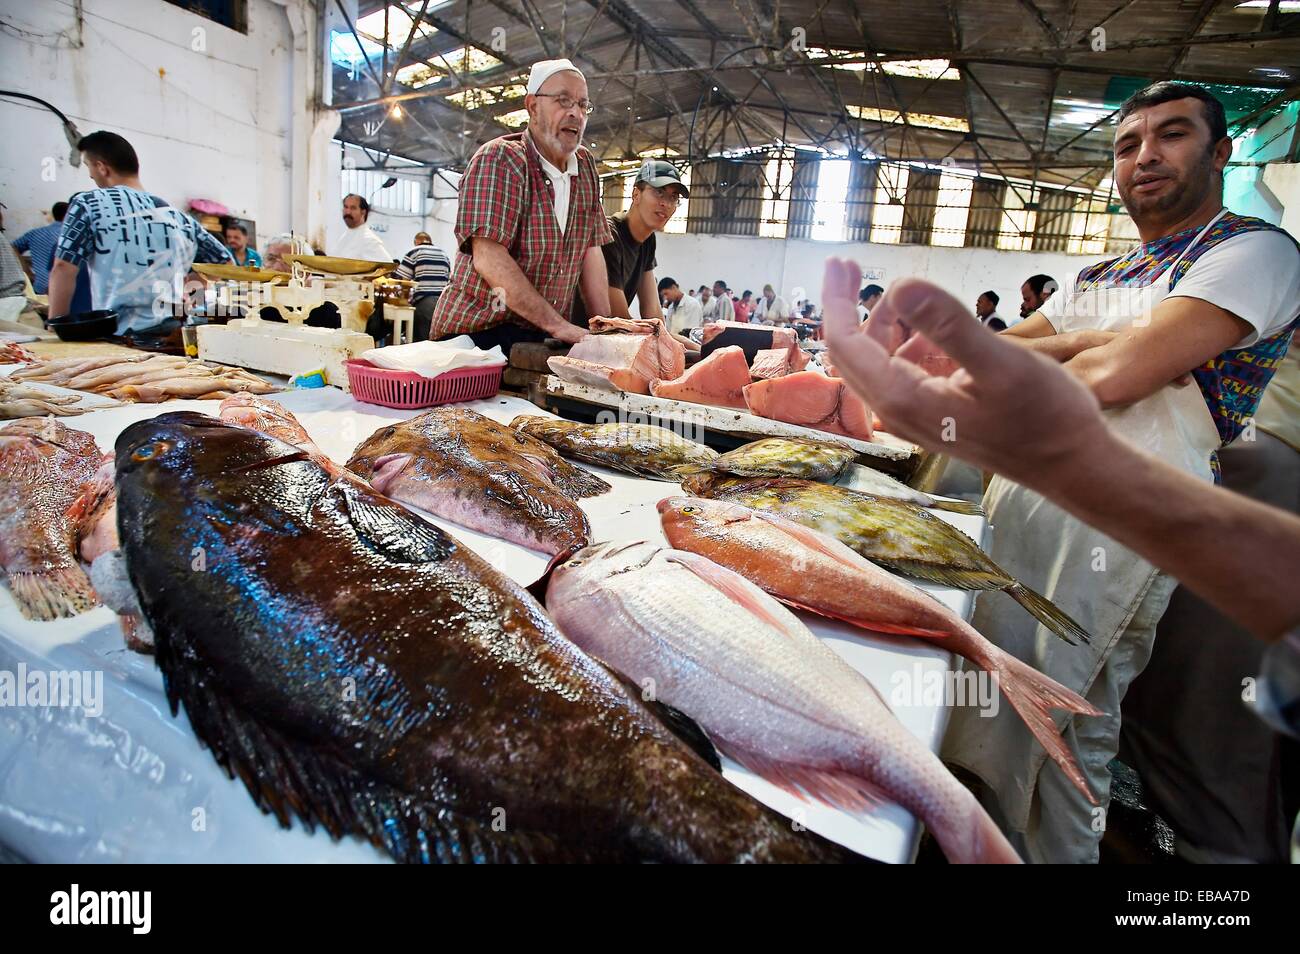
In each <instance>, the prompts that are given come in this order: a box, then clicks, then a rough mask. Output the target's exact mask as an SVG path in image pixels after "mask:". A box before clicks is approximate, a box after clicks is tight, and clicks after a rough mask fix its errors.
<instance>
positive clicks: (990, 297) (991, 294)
mask: <svg viewBox="0 0 1300 954" xmlns="http://www.w3.org/2000/svg"><path fill="white" fill-rule="evenodd" d="M975 317H976V318H977V319H979V323H980V324H981V325H983V326H984V327H985V328H988V329H989V330H990V331H1006V330H1007V323H1006V322H1005V321H1003V320H1002V316H1001V315H999V314H998V293H997V292H995V291H986V292H981V293H980V296H979V297H978V298H976V299H975Z"/></svg>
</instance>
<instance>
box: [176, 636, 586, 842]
mask: <svg viewBox="0 0 1300 954" xmlns="http://www.w3.org/2000/svg"><path fill="white" fill-rule="evenodd" d="M156 653H157V657H156V658H157V661H158V666H159V668H160V669H161V670H162V673H163V680H164V685H165V686H166V689H167V697H168V700H169V701H170V703H171V708H172V713H173V714H175V713H176V712H177V711H178V709H179V707H180V706H181V705H184V707H185V714H186V716H187V717H188V718H189V720H190V725H191V726H192V727H193V729H194V733H195V735H197V736H198V738H199V741H200V742H201V743H202V744H203V745H204V746H206V747H207V748H208V749H210V750H211V751H212V755H213V757H214V758H215V759H216V761H217V764H218V765H220V766H221V767H222V768H223V769H224V770H225V771H226V773H227V774H228V775H229V776H230V777H231V778H238V779H239V780H240V781H242V782H243V783H244V787H245V788H246V789H247V790H248V793H249V795H250V796H251V797H252V799H253V802H254V803H255V804H256V805H257V807H258V808H260V809H261V810H262V811H263V812H265V813H266V814H270V815H274V816H275V817H276V819H277V820H278V821H279V823H280V825H281V827H284V828H289V827H290V826H291V824H292V820H293V819H294V818H295V817H296V818H298V819H299V821H301V822H302V824H303V826H304V827H305V828H306V829H307V830H308V831H309V832H314V831H315V830H316V828H317V826H319V827H321V828H324V829H325V830H326V831H327V832H328V833H329V834H330V836H331V837H332V838H334V839H335V840H337V839H339V838H342V837H343V836H344V835H355V836H357V837H359V838H363V839H365V840H366V841H369V842H370V843H371V844H373V845H375V846H376V847H377V848H379V849H381V850H383V851H386V852H388V854H390V855H391V856H392V857H393V858H394V859H396V860H397V861H401V862H407V863H421V862H423V863H471V862H494V861H497V862H505V861H509V862H518V861H552V860H573V859H572V855H573V851H572V850H571V849H570V848H567V847H565V846H562V845H560V844H558V843H557V842H556V841H555V840H554V839H552V838H550V837H548V836H546V835H540V834H537V833H529V832H501V831H494V830H492V828H491V821H492V820H491V819H477V818H471V817H469V816H467V815H465V814H463V813H461V812H458V811H456V810H455V809H454V808H451V807H449V806H446V805H440V804H437V803H434V802H431V801H429V800H427V799H425V798H422V797H420V795H418V794H414V793H410V792H406V791H403V790H401V789H399V788H397V787H395V786H393V785H391V784H389V783H387V782H386V781H384V780H382V779H378V778H375V777H373V776H369V775H365V774H363V773H362V772H361V771H359V770H358V769H356V768H354V767H353V766H351V765H349V764H347V763H346V762H344V761H343V760H342V759H340V758H339V757H338V756H337V755H335V754H334V753H333V752H331V751H330V750H329V749H328V748H327V747H325V746H318V745H310V744H306V743H303V742H301V741H299V740H297V739H295V738H293V737H292V736H290V735H289V734H287V733H285V732H282V731H280V730H278V729H276V728H274V727H272V726H269V725H266V724H264V723H262V722H261V721H259V720H258V719H257V718H255V717H254V716H252V715H251V714H250V713H247V712H245V711H244V710H243V709H242V708H241V707H240V706H239V705H238V704H237V703H235V702H234V701H233V700H232V699H230V698H229V697H228V696H227V694H226V693H225V691H224V689H222V688H221V687H218V686H216V685H214V683H213V681H212V680H211V679H209V678H203V676H201V675H200V674H199V671H198V670H197V669H196V667H194V663H193V661H192V660H187V659H184V658H180V657H179V656H178V655H176V654H174V653H173V651H172V648H171V643H170V641H169V640H167V639H165V638H164V639H160V640H159V641H158V643H157V645H156ZM435 782H436V779H430V780H429V787H430V788H432V787H433V785H434V783H435Z"/></svg>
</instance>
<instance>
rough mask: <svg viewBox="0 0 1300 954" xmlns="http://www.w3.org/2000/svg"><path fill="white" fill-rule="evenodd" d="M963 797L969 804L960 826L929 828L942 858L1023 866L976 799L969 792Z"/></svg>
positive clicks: (958, 861) (959, 862)
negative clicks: (940, 850) (941, 853)
mask: <svg viewBox="0 0 1300 954" xmlns="http://www.w3.org/2000/svg"><path fill="white" fill-rule="evenodd" d="M963 791H964V792H965V790H964V789H963ZM965 796H966V799H969V801H968V803H967V811H966V817H965V818H964V819H963V820H962V823H961V824H942V825H936V824H931V825H930V826H929V828H930V834H932V835H934V840H935V841H937V842H938V843H939V847H940V848H942V849H943V853H944V857H946V858H947V859H948V861H949V862H951V863H952V864H955V865H1018V864H1023V861H1022V860H1021V858H1020V856H1019V855H1018V854H1016V849H1014V848H1012V847H1011V842H1009V841H1007V837H1006V835H1004V834H1002V831H1001V829H999V828H998V826H997V824H996V823H995V822H994V821H993V819H992V818H990V817H989V813H988V812H986V811H985V810H984V808H983V807H982V806H981V805H980V803H979V802H978V801H976V800H975V796H974V795H971V794H970V793H969V792H965Z"/></svg>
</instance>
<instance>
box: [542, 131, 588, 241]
mask: <svg viewBox="0 0 1300 954" xmlns="http://www.w3.org/2000/svg"><path fill="white" fill-rule="evenodd" d="M533 145H534V146H536V145H537V144H536V143H533ZM537 158H538V159H540V160H542V173H543V174H544V175H545V176H546V179H547V181H549V182H550V183H551V192H552V195H553V196H554V198H555V224H556V225H558V226H559V227H560V234H561V235H563V234H564V227H565V226H566V225H568V224H569V191H570V183H571V182H572V181H573V180H572V179H570V178H569V177H570V176H576V175H577V174H578V154H577V153H576V152H571V153H569V164H568V166H567V167H566V168H565V169H564V171H563V172H561V171H560V169H559V168H557V167H556V166H555V165H554V164H552V163H551V161H550V160H548V159H547V158H546V157H545V156H543V155H542V151H541V150H540V149H538V150H537Z"/></svg>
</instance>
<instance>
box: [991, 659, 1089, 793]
mask: <svg viewBox="0 0 1300 954" xmlns="http://www.w3.org/2000/svg"><path fill="white" fill-rule="evenodd" d="M993 650H994V652H993V653H992V655H991V658H989V659H988V660H987V661H985V660H980V661H978V664H979V665H980V666H981V668H983V669H986V670H988V671H990V672H992V673H993V674H994V675H995V676H996V677H997V681H998V688H999V689H1001V690H1002V694H1003V695H1004V696H1006V697H1007V701H1008V702H1010V703H1011V707H1012V708H1013V709H1015V710H1016V712H1017V713H1019V714H1020V718H1021V719H1022V720H1023V721H1024V723H1025V727H1026V728H1028V729H1029V731H1030V732H1031V733H1033V736H1034V738H1035V739H1037V740H1038V743H1039V745H1041V746H1042V747H1043V748H1044V749H1046V750H1047V754H1048V756H1049V757H1050V758H1051V759H1052V761H1053V762H1055V763H1056V764H1057V765H1058V766H1060V769H1061V771H1062V772H1064V773H1065V777H1066V778H1068V779H1069V780H1070V783H1071V784H1072V785H1074V787H1075V788H1077V789H1078V790H1079V792H1080V793H1081V794H1082V795H1083V796H1084V797H1085V798H1087V799H1088V801H1090V802H1091V803H1092V804H1094V805H1096V804H1097V799H1096V797H1094V796H1093V794H1092V791H1091V790H1090V789H1089V788H1088V782H1087V780H1086V779H1085V778H1084V775H1083V772H1082V771H1080V769H1079V765H1078V763H1077V762H1076V761H1075V760H1074V755H1073V754H1072V753H1071V752H1070V747H1069V746H1068V745H1066V743H1065V740H1064V739H1063V738H1061V731H1060V729H1058V728H1057V727H1056V722H1055V720H1054V719H1053V718H1052V715H1051V711H1050V710H1052V709H1064V710H1066V711H1067V712H1075V713H1078V714H1080V715H1088V716H1099V715H1102V714H1103V713H1102V712H1101V710H1099V709H1097V708H1096V707H1094V706H1093V705H1092V704H1091V703H1089V702H1088V700H1086V699H1084V698H1083V697H1082V696H1080V695H1079V694H1078V693H1076V692H1073V691H1071V690H1069V689H1067V688H1066V687H1065V686H1063V685H1061V684H1060V683H1058V682H1057V681H1056V680H1054V679H1052V678H1050V677H1049V676H1046V675H1044V674H1043V673H1041V672H1039V671H1038V670H1037V669H1035V668H1034V667H1033V666H1030V665H1028V664H1027V663H1024V662H1022V661H1021V660H1019V659H1017V658H1016V657H1015V656H1012V655H1011V654H1010V653H1007V652H1004V651H1003V650H1001V649H998V647H996V646H994V647H993Z"/></svg>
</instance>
